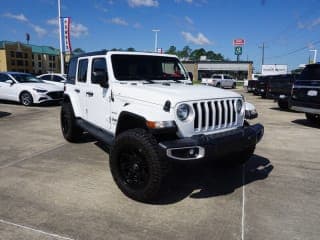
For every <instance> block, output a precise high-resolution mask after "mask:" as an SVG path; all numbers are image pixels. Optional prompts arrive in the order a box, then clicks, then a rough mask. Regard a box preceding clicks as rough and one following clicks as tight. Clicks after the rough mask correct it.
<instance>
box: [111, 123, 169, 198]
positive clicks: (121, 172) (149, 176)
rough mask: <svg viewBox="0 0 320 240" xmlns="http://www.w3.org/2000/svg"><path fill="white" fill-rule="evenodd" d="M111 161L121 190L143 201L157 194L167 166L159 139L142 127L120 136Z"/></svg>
mask: <svg viewBox="0 0 320 240" xmlns="http://www.w3.org/2000/svg"><path fill="white" fill-rule="evenodd" d="M109 164H110V170H111V173H112V177H113V179H114V181H115V182H116V184H117V185H118V187H119V189H120V190H121V191H122V192H123V193H124V194H125V195H126V196H128V197H130V198H132V199H134V200H137V201H141V202H152V201H153V200H154V199H156V198H157V197H158V195H159V193H160V189H161V186H162V182H163V178H164V176H165V174H166V173H167V169H168V164H167V161H166V159H164V158H163V157H162V156H161V154H160V152H159V147H158V144H157V141H156V139H155V138H154V137H153V136H152V135H151V134H150V133H148V132H147V131H146V130H144V129H139V128H136V129H131V130H127V131H125V132H123V133H121V134H119V136H117V138H116V140H115V143H114V145H113V146H112V149H111V153H110V161H109Z"/></svg>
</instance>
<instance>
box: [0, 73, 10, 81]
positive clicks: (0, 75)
mask: <svg viewBox="0 0 320 240" xmlns="http://www.w3.org/2000/svg"><path fill="white" fill-rule="evenodd" d="M9 79H10V78H9V77H8V76H7V75H6V74H0V82H5V81H7V80H9Z"/></svg>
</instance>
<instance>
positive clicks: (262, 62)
mask: <svg viewBox="0 0 320 240" xmlns="http://www.w3.org/2000/svg"><path fill="white" fill-rule="evenodd" d="M259 48H262V58H261V66H262V65H264V49H265V48H266V46H265V45H264V42H263V43H262V46H259Z"/></svg>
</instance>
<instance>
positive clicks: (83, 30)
mask: <svg viewBox="0 0 320 240" xmlns="http://www.w3.org/2000/svg"><path fill="white" fill-rule="evenodd" d="M70 31H71V36H73V37H75V38H79V37H82V36H86V35H88V33H89V30H88V28H87V27H86V26H85V25H83V24H81V23H72V21H71V29H70Z"/></svg>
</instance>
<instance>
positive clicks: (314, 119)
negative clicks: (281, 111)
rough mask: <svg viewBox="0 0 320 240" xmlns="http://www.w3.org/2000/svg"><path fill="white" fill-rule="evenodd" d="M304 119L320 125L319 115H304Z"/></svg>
mask: <svg viewBox="0 0 320 240" xmlns="http://www.w3.org/2000/svg"><path fill="white" fill-rule="evenodd" d="M306 118H307V120H308V121H309V122H311V123H316V124H320V114H312V113H306Z"/></svg>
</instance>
